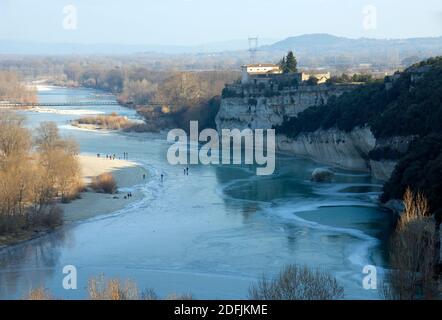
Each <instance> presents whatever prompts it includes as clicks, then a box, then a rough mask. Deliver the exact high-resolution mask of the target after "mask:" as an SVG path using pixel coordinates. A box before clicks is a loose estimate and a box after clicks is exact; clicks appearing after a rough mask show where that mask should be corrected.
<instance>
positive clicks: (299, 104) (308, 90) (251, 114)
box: [215, 85, 354, 130]
mask: <svg viewBox="0 0 442 320" xmlns="http://www.w3.org/2000/svg"><path fill="white" fill-rule="evenodd" d="M353 88H354V86H351V85H347V86H344V85H342V86H326V85H320V86H305V85H303V86H299V87H298V88H292V89H284V90H274V91H271V92H267V93H266V92H264V91H260V90H259V89H257V88H253V87H252V88H247V87H242V86H234V85H231V86H230V87H229V90H231V91H233V94H232V96H231V97H223V99H222V101H221V106H220V110H219V112H218V114H217V116H216V119H215V121H216V125H217V129H218V130H221V129H233V128H237V129H245V128H251V129H270V128H272V127H273V126H275V125H279V124H281V123H282V122H283V120H284V117H295V116H296V115H297V114H298V113H300V112H302V111H304V110H305V109H307V108H308V107H312V106H318V105H323V104H326V103H327V101H328V99H329V98H330V97H332V96H339V95H341V94H342V93H344V92H346V91H349V90H351V89H353Z"/></svg>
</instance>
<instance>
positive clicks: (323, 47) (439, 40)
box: [0, 33, 442, 55]
mask: <svg viewBox="0 0 442 320" xmlns="http://www.w3.org/2000/svg"><path fill="white" fill-rule="evenodd" d="M259 42H260V43H264V45H261V46H260V47H259V48H258V49H259V51H261V52H264V53H265V52H269V53H272V52H273V53H274V52H286V51H288V50H294V51H295V53H296V54H304V53H305V54H311V53H314V54H318V53H319V54H330V53H332V54H339V53H352V52H351V51H352V50H355V51H356V50H357V51H358V52H365V53H372V52H376V53H377V51H379V50H399V51H400V52H402V53H404V52H405V53H407V54H419V53H422V52H425V53H428V52H429V53H431V54H430V55H438V54H442V36H440V37H425V38H408V39H373V38H358V39H352V38H346V37H338V36H334V35H331V34H327V33H316V34H304V35H299V36H293V37H288V38H286V39H284V40H281V41H277V42H274V40H271V39H267V38H262V39H261V38H260V39H259ZM247 50H248V41H247V39H237V40H230V41H218V42H212V43H206V44H201V45H152V44H145V45H144V44H127V45H124V44H112V43H97V44H84V43H42V42H32V41H15V40H0V54H35V55H45V54H58V55H59V54H133V53H146V52H151V53H167V54H198V53H216V52H231V53H235V52H246V51H247Z"/></svg>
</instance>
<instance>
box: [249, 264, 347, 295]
mask: <svg viewBox="0 0 442 320" xmlns="http://www.w3.org/2000/svg"><path fill="white" fill-rule="evenodd" d="M249 297H250V299H253V300H331V299H342V298H344V288H343V287H342V286H340V285H339V284H338V282H337V281H336V279H335V278H333V277H332V276H331V275H330V274H328V273H326V272H324V271H320V270H310V269H309V268H308V267H306V266H304V267H299V266H296V265H288V266H286V267H284V269H283V270H282V271H281V272H280V274H279V275H278V276H277V277H276V278H275V279H273V280H269V279H267V278H266V277H265V276H263V277H262V279H261V280H260V281H258V283H256V284H253V285H252V286H251V287H250V289H249Z"/></svg>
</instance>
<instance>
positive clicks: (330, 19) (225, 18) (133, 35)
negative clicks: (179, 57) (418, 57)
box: [0, 0, 442, 45]
mask: <svg viewBox="0 0 442 320" xmlns="http://www.w3.org/2000/svg"><path fill="white" fill-rule="evenodd" d="M66 5H74V6H75V8H76V10H77V28H76V29H74V30H69V29H65V28H63V19H65V18H66V14H63V12H62V11H63V7H65V6H66ZM367 5H371V6H374V7H375V8H376V12H377V15H376V16H377V19H376V20H377V24H376V28H375V29H373V28H371V29H369V30H367V29H364V13H363V10H364V7H366V6H367ZM71 26H72V24H71ZM305 33H331V34H335V35H339V36H347V37H353V38H356V37H376V38H406V37H421V36H440V35H442V1H441V0H420V1H417V0H365V1H360V0H72V1H65V0H39V1H37V0H0V39H14V40H35V41H39V42H81V43H122V44H171V45H193V44H202V43H210V42H218V41H226V40H232V39H246V38H247V37H248V36H249V35H258V36H259V37H261V38H272V39H278V40H279V39H283V38H286V37H288V36H293V35H300V34H305Z"/></svg>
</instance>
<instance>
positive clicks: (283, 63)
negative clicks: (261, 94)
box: [279, 57, 286, 73]
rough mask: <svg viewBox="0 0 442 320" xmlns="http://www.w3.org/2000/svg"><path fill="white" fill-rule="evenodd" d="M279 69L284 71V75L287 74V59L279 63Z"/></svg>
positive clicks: (283, 58)
mask: <svg viewBox="0 0 442 320" xmlns="http://www.w3.org/2000/svg"><path fill="white" fill-rule="evenodd" d="M279 67H280V68H281V70H282V71H283V72H284V73H286V72H285V69H286V62H285V57H282V59H281V61H279Z"/></svg>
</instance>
